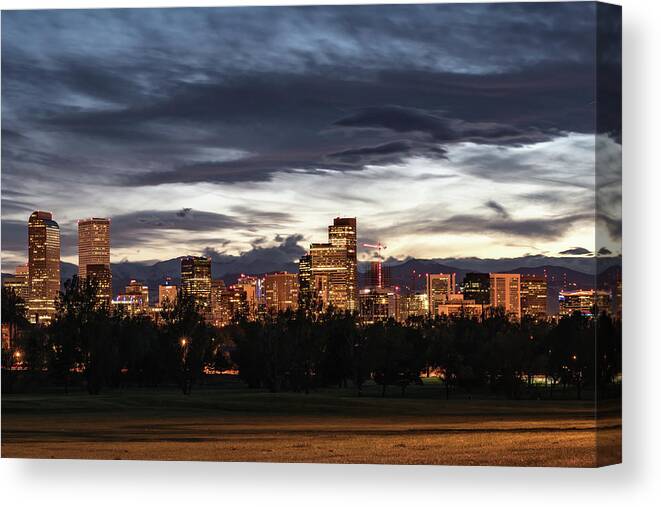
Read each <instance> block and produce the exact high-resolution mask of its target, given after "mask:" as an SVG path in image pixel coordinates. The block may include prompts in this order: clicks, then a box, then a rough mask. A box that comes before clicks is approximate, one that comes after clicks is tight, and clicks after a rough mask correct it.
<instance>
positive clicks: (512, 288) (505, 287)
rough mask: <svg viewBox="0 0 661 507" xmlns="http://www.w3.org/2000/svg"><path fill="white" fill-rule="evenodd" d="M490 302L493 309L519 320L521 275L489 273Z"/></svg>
mask: <svg viewBox="0 0 661 507" xmlns="http://www.w3.org/2000/svg"><path fill="white" fill-rule="evenodd" d="M489 277H490V282H489V285H490V290H491V295H490V300H491V306H492V307H494V308H502V309H503V310H504V311H505V313H506V314H507V315H508V316H510V317H513V318H515V319H516V320H520V319H521V275H520V274H518V273H490V274H489Z"/></svg>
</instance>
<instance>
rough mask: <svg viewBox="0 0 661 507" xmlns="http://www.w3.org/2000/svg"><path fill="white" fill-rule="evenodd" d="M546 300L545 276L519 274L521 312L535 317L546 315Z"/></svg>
mask: <svg viewBox="0 0 661 507" xmlns="http://www.w3.org/2000/svg"><path fill="white" fill-rule="evenodd" d="M546 301H547V284H546V277H544V276H537V275H521V314H522V315H528V316H530V317H535V318H543V317H546V314H547V311H548V310H547V307H546Z"/></svg>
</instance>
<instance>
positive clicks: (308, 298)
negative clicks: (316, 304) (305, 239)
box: [298, 254, 314, 309]
mask: <svg viewBox="0 0 661 507" xmlns="http://www.w3.org/2000/svg"><path fill="white" fill-rule="evenodd" d="M313 300H314V290H313V285H312V256H311V255H310V254H306V255H304V256H302V257H301V258H300V260H299V261H298V304H299V306H300V307H302V308H306V309H310V308H312V302H313Z"/></svg>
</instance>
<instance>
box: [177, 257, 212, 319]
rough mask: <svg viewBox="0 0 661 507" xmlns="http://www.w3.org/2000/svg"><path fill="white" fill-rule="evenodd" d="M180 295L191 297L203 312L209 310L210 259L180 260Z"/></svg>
mask: <svg viewBox="0 0 661 507" xmlns="http://www.w3.org/2000/svg"><path fill="white" fill-rule="evenodd" d="M181 293H182V294H184V295H190V296H192V297H193V299H194V300H195V302H196V303H197V304H198V305H199V306H200V308H201V309H202V311H203V312H207V311H209V310H210V309H211V259H207V258H206V257H193V256H190V257H183V258H182V259H181Z"/></svg>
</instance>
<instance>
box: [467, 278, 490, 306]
mask: <svg viewBox="0 0 661 507" xmlns="http://www.w3.org/2000/svg"><path fill="white" fill-rule="evenodd" d="M489 285H490V277H489V273H466V276H464V283H463V284H462V290H461V292H462V294H463V295H464V299H469V300H472V301H475V304H479V305H488V304H489V298H490V294H489V292H490V290H489Z"/></svg>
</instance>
